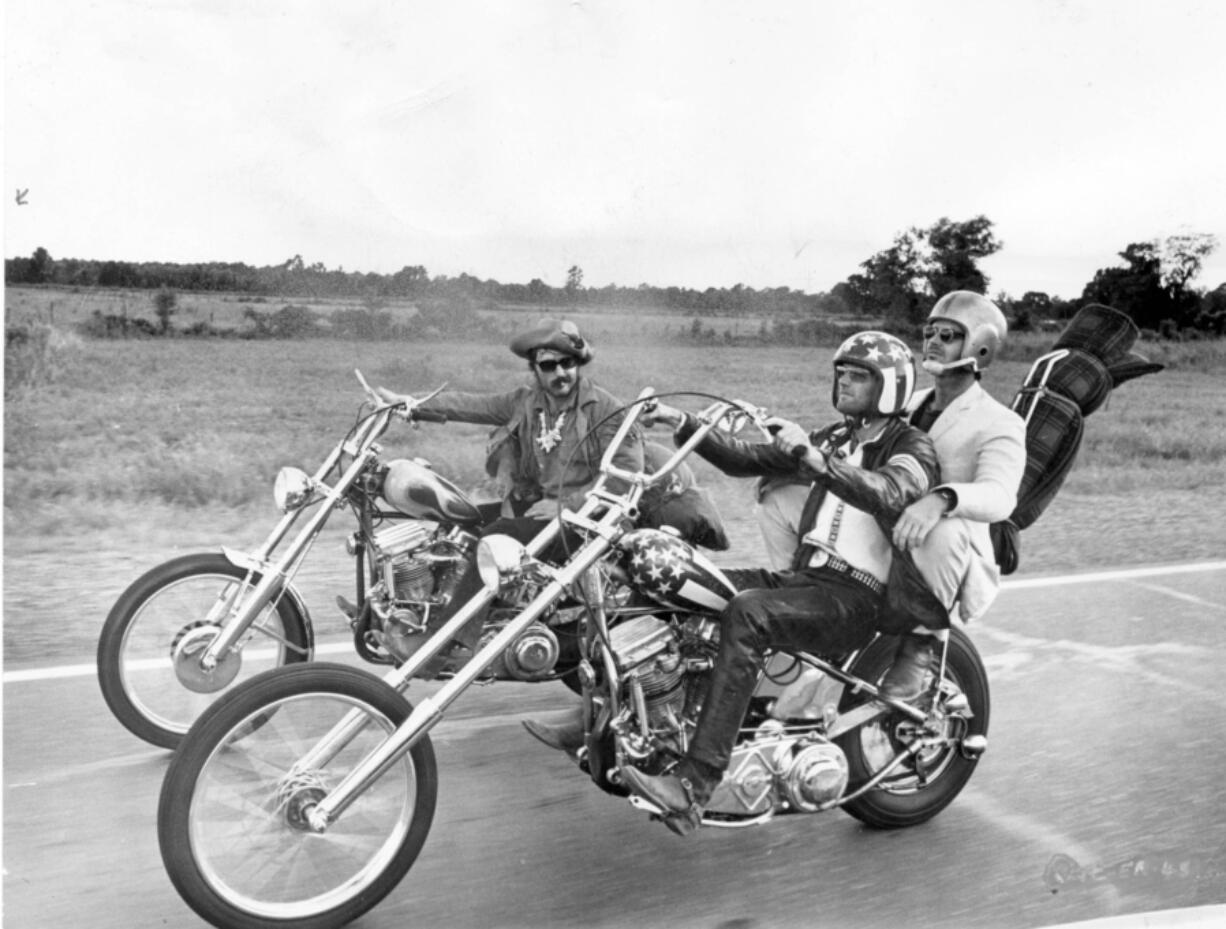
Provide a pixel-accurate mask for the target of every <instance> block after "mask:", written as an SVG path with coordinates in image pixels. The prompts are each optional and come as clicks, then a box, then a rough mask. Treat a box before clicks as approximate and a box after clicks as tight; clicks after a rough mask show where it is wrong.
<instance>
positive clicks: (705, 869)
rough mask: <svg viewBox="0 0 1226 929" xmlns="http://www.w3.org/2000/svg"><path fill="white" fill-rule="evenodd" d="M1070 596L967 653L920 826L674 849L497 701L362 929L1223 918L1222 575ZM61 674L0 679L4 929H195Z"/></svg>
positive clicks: (1013, 601)
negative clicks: (981, 740) (940, 801)
mask: <svg viewBox="0 0 1226 929" xmlns="http://www.w3.org/2000/svg"><path fill="white" fill-rule="evenodd" d="M1064 580H1068V579H1064ZM1061 581H1062V579H1055V578H1038V579H1029V580H1026V581H1023V582H1019V583H1015V584H1012V585H1010V586H1008V587H1007V588H1006V589H1005V590H1004V591H1003V592H1002V594H1001V596H1000V598H999V600H998V601H997V604H996V606H995V607H994V609H993V611H992V613H991V614H990V616H989V617H988V618H987V619H986V620H985V621H984V622H983V623H981V624H979V625H977V626H976V627H974V628H972V630H971V633H972V637H973V638H974V639H975V641H976V643H977V644H978V646H979V648H980V650H981V651H982V652H983V654H984V657H985V660H986V662H987V665H988V669H989V672H990V676H991V682H992V699H993V706H992V723H991V730H990V732H989V749H988V752H987V754H986V755H985V756H984V758H983V760H982V761H981V762H980V766H979V769H978V770H977V772H976V773H975V776H974V777H973V778H972V780H971V782H970V784H969V786H968V787H967V789H966V790H965V791H964V792H963V793H962V795H961V796H960V797H959V798H958V799H957V800H956V801H955V802H954V804H953V805H952V806H950V807H949V808H948V809H947V810H946V811H945V812H943V813H942V814H941V815H940V816H938V817H937V818H936V819H935V820H933V821H932V822H930V823H928V824H926V825H924V826H920V827H917V828H914V829H910V830H903V831H894V832H877V831H872V830H869V829H866V828H864V827H862V826H861V825H860V824H858V823H857V822H856V821H855V820H853V819H851V818H850V817H849V816H846V815H844V814H842V813H839V812H831V813H825V814H820V815H816V816H791V817H784V818H781V819H779V820H776V821H775V822H772V823H769V824H766V825H764V826H759V827H755V828H751V829H740V830H714V829H708V830H702V831H701V832H700V833H698V834H697V835H695V836H693V837H691V838H689V839H682V838H679V837H677V836H674V835H672V834H671V833H669V832H667V831H666V830H665V829H664V828H663V827H662V826H660V825H659V824H657V823H653V822H651V821H649V820H648V819H647V817H646V816H645V815H644V814H642V813H639V812H637V811H635V810H634V809H632V808H631V807H630V806H629V805H628V804H627V803H626V802H625V801H622V800H618V799H616V798H613V797H610V796H607V795H605V794H603V793H601V792H600V791H598V790H597V789H596V788H595V787H594V786H593V785H592V784H591V783H590V782H589V781H587V780H586V779H585V778H584V776H582V775H581V774H580V773H579V772H578V771H577V770H576V769H574V768H572V767H571V766H570V765H569V763H568V762H567V761H566V760H565V759H564V758H563V757H562V756H560V755H555V754H553V753H551V752H549V751H548V750H547V749H545V748H544V747H543V746H540V745H539V744H538V743H536V742H535V741H533V740H532V739H531V738H530V737H529V736H528V735H527V734H526V733H525V732H524V731H523V730H522V728H521V727H520V726H519V722H518V721H519V720H520V719H522V718H523V717H524V716H527V715H531V714H532V713H534V712H536V711H539V710H541V709H545V708H550V707H554V706H559V705H562V704H563V703H564V702H565V701H566V700H568V699H571V698H570V697H569V694H568V693H567V692H564V691H562V690H561V688H560V687H558V686H557V685H542V686H530V685H494V686H491V687H485V688H479V689H476V690H474V691H472V692H470V693H469V694H467V695H465V697H463V698H462V699H461V700H460V702H459V703H457V704H456V706H455V707H453V708H452V713H451V715H449V716H448V717H447V718H446V719H445V720H444V721H443V722H442V723H441V724H440V725H439V726H438V728H436V729H435V730H434V732H433V733H432V738H433V741H434V743H435V750H436V752H437V754H438V758H439V769H440V782H441V786H440V796H439V807H438V812H437V814H436V816H435V822H434V827H433V830H432V832H431V835H430V838H429V840H428V841H427V843H426V847H425V850H424V851H423V853H422V856H421V858H420V859H419V861H418V864H417V865H416V867H415V868H414V870H413V871H411V872H410V873H409V875H408V877H407V878H406V879H405V880H404V881H403V882H402V884H401V885H400V886H399V887H398V888H397V889H396V890H395V891H394V892H393V893H392V894H391V896H389V897H388V898H387V899H386V900H385V901H384V902H383V903H381V904H380V905H379V906H378V907H376V908H375V910H374V911H372V912H371V913H370V914H368V915H367V916H366V917H364V918H363V919H362V920H361V921H360V922H358V923H355V924H354V925H355V926H361V927H366V929H393V927H395V929H403V927H414V926H416V927H442V929H446V927H495V926H499V927H502V926H506V927H519V926H523V927H529V926H532V927H569V926H579V925H583V926H588V927H623V926H625V927H630V926H634V927H656V926H669V927H676V929H687V927H710V929H715V927H719V929H733V927H736V929H751V927H752V929H768V927H791V926H829V927H856V929H870V927H882V929H899V927H903V926H906V927H908V929H911V927H926V926H957V927H961V926H973V927H1019V929H1022V927H1036V926H1046V925H1051V924H1058V923H1065V922H1071V921H1076V920H1084V919H1091V918H1096V917H1106V916H1118V915H1122V914H1135V913H1142V912H1146V911H1154V910H1165V909H1169V908H1175V907H1198V906H1206V905H1211V904H1224V903H1226V802H1224V801H1223V792H1222V786H1221V785H1222V773H1223V771H1226V743H1224V742H1223V737H1224V735H1226V728H1224V727H1223V725H1222V718H1223V716H1224V715H1226V687H1223V685H1222V672H1223V664H1224V662H1226V562H1217V563H1214V564H1212V565H1205V564H1200V565H1189V566H1183V567H1171V568H1163V569H1155V570H1153V571H1152V572H1147V571H1144V570H1142V571H1140V572H1138V570H1136V569H1131V570H1128V571H1120V572H1098V573H1095V574H1086V575H1081V576H1078V577H1075V578H1073V579H1071V580H1068V582H1061ZM89 661H90V656H82V658H81V664H87V663H88V662H89ZM50 672H51V669H45V668H43V669H30V668H21V669H15V668H11V667H9V668H6V670H5V681H4V829H3V843H4V882H3V894H4V896H3V915H4V926H5V927H6V929H34V927H37V929H57V927H74V929H76V927H83V926H89V927H98V929H108V927H116V929H118V927H123V929H130V927H144V926H170V927H195V926H202V925H204V924H203V923H202V922H201V921H200V920H199V919H198V918H197V917H196V916H195V915H194V914H193V913H192V912H191V911H190V910H189V909H188V908H187V907H186V905H185V904H184V903H183V902H182V901H181V900H180V899H179V898H178V896H177V895H176V893H175V891H174V889H173V888H172V887H171V884H170V882H169V880H168V878H167V877H166V874H165V873H164V871H163V869H162V865H161V860H160V858H159V855H158V850H157V841H156V835H155V807H156V801H157V795H158V791H159V789H160V786H161V780H162V775H163V773H164V772H165V769H166V765H167V761H168V757H169V756H168V755H167V753H165V752H163V751H161V750H155V749H151V748H149V747H147V746H145V745H144V744H143V743H141V742H139V741H138V740H136V739H135V738H133V737H132V736H130V735H129V734H128V733H127V732H126V730H124V729H123V728H121V727H120V726H119V724H118V723H116V722H115V721H114V720H113V719H112V718H111V717H110V716H109V714H108V711H107V710H106V707H105V706H104V704H103V703H102V699H101V696H100V694H99V692H98V688H97V684H96V682H95V680H94V679H93V677H92V676H90V675H89V674H88V673H87V672H88V668H76V669H75V670H74V669H73V668H72V667H69V668H68V669H67V670H66V671H65V672H64V673H63V674H62V675H55V674H53V673H50ZM410 696H412V694H410ZM1061 869H1063V870H1062V871H1061ZM1057 871H1060V872H1061V873H1063V875H1064V876H1065V880H1064V882H1063V883H1057V882H1056V881H1055V880H1054V877H1053V875H1054V874H1055V873H1056V872H1057ZM1069 878H1071V879H1069Z"/></svg>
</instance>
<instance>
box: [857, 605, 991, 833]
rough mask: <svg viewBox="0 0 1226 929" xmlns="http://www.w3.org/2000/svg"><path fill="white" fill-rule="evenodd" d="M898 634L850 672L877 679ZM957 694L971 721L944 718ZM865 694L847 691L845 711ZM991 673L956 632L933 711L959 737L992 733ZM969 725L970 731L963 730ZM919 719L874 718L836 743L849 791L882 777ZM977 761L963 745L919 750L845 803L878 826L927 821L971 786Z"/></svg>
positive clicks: (879, 643) (865, 655)
mask: <svg viewBox="0 0 1226 929" xmlns="http://www.w3.org/2000/svg"><path fill="white" fill-rule="evenodd" d="M897 643H898V639H897V638H895V637H893V636H882V637H880V638H878V639H876V640H875V641H873V642H872V643H871V644H870V645H869V646H868V647H867V648H865V650H864V651H863V653H861V655H860V657H859V658H858V659H857V660H856V662H855V664H854V665H853V666H852V673H853V674H855V675H856V676H858V677H860V678H862V679H864V680H866V681H871V682H873V683H877V682H878V681H880V680H881V678H882V677H883V676H884V675H885V672H886V670H887V669H888V668H889V667H890V664H891V663H892V662H893V659H894V652H895V649H896V647H897ZM955 693H961V694H963V695H965V696H966V698H967V701H968V702H969V705H970V711H971V713H972V714H973V715H972V716H971V717H970V718H969V719H967V720H963V719H961V718H957V717H951V716H948V715H944V714H942V713H941V712H940V708H941V707H943V706H944V705H945V703H946V702H947V700H948V698H949V697H950V696H951V695H952V694H955ZM867 699H871V698H868V697H866V696H865V695H864V694H853V693H851V692H850V690H848V691H846V692H845V693H844V696H843V699H842V701H841V702H840V704H839V712H841V713H842V712H846V711H847V710H849V709H851V708H852V707H854V706H855V705H856V704H858V703H863V702H865V701H866V700H867ZM990 710H991V707H990V701H989V695H988V676H987V671H986V670H985V669H984V667H983V661H982V659H981V658H980V657H979V653H978V651H977V650H976V649H975V646H974V645H973V644H972V643H971V640H970V639H969V638H968V637H967V635H966V633H965V632H963V631H962V630H961V629H952V630H951V631H950V636H949V648H948V652H947V655H946V666H945V676H944V679H943V683H942V689H941V693H940V695H939V696H938V698H937V711H935V712H934V714H932V715H931V716H930V718H931V719H935V720H937V721H938V722H939V724H940V725H943V726H945V727H948V728H947V731H949V732H953V731H954V730H955V729H956V730H959V731H958V732H957V733H956V734H957V735H959V736H963V735H978V736H986V735H987V732H988V717H989V713H990ZM962 727H965V732H962V731H960V730H961V729H962ZM914 728H915V726H914V723H911V722H910V721H909V720H908V719H907V718H906V717H903V716H901V715H900V714H896V713H894V714H887V715H885V716H882V717H880V718H879V719H877V720H876V721H874V722H872V723H869V724H867V725H864V726H860V727H858V728H856V729H853V730H851V731H850V732H847V733H844V734H843V735H842V736H840V737H839V738H837V739H836V740H835V741H836V743H837V744H838V745H839V747H840V748H841V749H842V750H843V753H844V755H846V756H847V765H848V771H849V786H848V789H849V790H855V789H856V788H857V787H858V786H859V785H861V784H863V783H865V782H866V781H867V780H869V778H871V777H872V776H873V775H874V774H876V773H877V772H878V771H879V770H880V769H881V767H882V766H884V765H885V764H886V763H888V761H889V760H890V759H891V758H893V757H894V756H895V755H896V754H897V753H898V752H899V751H902V750H904V749H905V748H906V746H907V744H908V743H909V740H910V739H909V737H910V735H911V734H912V733H913V731H914ZM977 763H978V755H977V754H973V753H968V752H963V751H962V750H961V749H960V748H959V747H958V746H957V745H954V744H950V745H943V746H939V747H937V748H934V749H931V750H927V751H925V752H921V753H920V755H919V756H917V758H916V763H915V764H910V765H909V764H904V766H903V767H902V769H901V771H900V772H899V773H898V774H896V775H891V776H889V777H887V778H886V779H885V780H883V781H882V782H881V784H879V785H878V786H877V787H876V788H875V789H873V790H870V791H869V792H868V793H866V794H864V795H863V796H862V797H859V798H857V799H855V800H852V801H849V802H848V803H845V804H844V805H843V809H844V810H846V811H847V812H848V813H849V814H850V815H852V816H854V817H855V818H856V819H858V820H860V821H861V822H863V823H865V824H866V825H868V826H872V827H874V828H877V829H897V828H900V827H903V826H915V825H918V824H920V823H922V822H926V821H927V820H929V819H931V818H932V817H934V816H936V815H937V814H938V813H939V812H941V810H943V809H945V807H947V806H948V805H949V804H950V803H951V802H952V801H953V799H954V797H956V796H957V795H958V794H959V793H960V792H961V790H962V788H963V787H965V786H966V782H967V781H968V780H969V779H970V776H971V774H973V773H974V771H975V766H976V764H977Z"/></svg>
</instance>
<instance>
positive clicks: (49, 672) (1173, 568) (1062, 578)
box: [3, 561, 1226, 684]
mask: <svg viewBox="0 0 1226 929" xmlns="http://www.w3.org/2000/svg"><path fill="white" fill-rule="evenodd" d="M1205 571H1226V561H1204V562H1196V563H1192V564H1180V565H1166V566H1158V567H1152V568H1122V569H1120V570H1117V571H1095V572H1091V573H1087V574H1065V575H1057V576H1053V577H1033V578H1027V579H1025V580H1014V581H1005V582H1004V583H1003V584H1002V585H1001V590H1002V591H1008V590H1028V589H1032V588H1041V587H1060V586H1063V585H1066V584H1086V583H1094V582H1097V581H1122V580H1135V579H1136V578H1141V577H1162V576H1164V575H1170V574H1190V573H1200V572H1205ZM1167 592H1168V593H1176V592H1175V591H1167ZM1183 596H1187V595H1183ZM1207 605H1209V606H1213V605H1214V604H1207ZM351 648H352V645H351V644H349V643H347V642H346V643H339V644H332V645H320V646H318V647H316V649H315V653H316V654H317V655H324V654H335V653H338V652H345V651H348V650H350V649H351ZM267 654H271V653H267ZM267 654H265V655H260V654H259V653H252V656H251V657H253V658H255V657H267ZM159 664H162V662H161V661H160V660H159V659H149V666H150V667H157V666H158V665H159ZM135 666H137V667H139V666H140V665H135ZM97 673H98V669H97V667H96V666H95V665H92V664H82V665H60V666H58V667H49V668H28V669H24V670H21V671H5V672H4V678H3V680H4V683H5V684H24V683H29V682H31V681H50V680H57V679H60V678H70V677H89V676H92V675H95V674H97Z"/></svg>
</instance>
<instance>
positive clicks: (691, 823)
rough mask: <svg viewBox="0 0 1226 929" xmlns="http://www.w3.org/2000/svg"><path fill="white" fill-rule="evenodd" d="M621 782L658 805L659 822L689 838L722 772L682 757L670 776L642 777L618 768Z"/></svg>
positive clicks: (629, 769) (720, 778)
mask: <svg viewBox="0 0 1226 929" xmlns="http://www.w3.org/2000/svg"><path fill="white" fill-rule="evenodd" d="M619 770H620V772H621V779H622V783H624V784H625V785H626V787H627V788H628V789H629V790H630V791H631V792H632V793H635V794H637V795H638V796H640V797H642V798H643V799H644V800H647V801H649V802H650V803H653V804H655V805H656V806H658V807H659V808H660V809H661V811H662V814H661V816H660V819H662V820H663V821H664V825H666V826H667V827H668V828H669V829H671V830H672V831H673V832H675V833H677V835H689V834H690V833H691V832H693V831H694V830H695V829H697V828H698V826H699V825H700V824H701V822H702V810H703V807H705V806H706V805H707V801H708V800H710V799H711V794H712V793H713V792H714V791H715V788H716V787H718V786H719V782H720V781H721V780H723V776H724V772H723V771H717V770H716V769H714V768H712V767H711V766H709V765H705V764H703V763H702V762H699V761H695V760H694V759H692V758H685V759H683V760H682V762H681V764H679V765H678V766H677V770H676V772H674V773H673V774H644V773H643V772H642V771H640V770H639V769H638V768H632V767H629V766H627V767H624V768H621V769H619Z"/></svg>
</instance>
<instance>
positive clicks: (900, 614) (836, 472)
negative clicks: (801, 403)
mask: <svg viewBox="0 0 1226 929" xmlns="http://www.w3.org/2000/svg"><path fill="white" fill-rule="evenodd" d="M695 428H696V424H695V423H694V421H693V419H692V418H691V417H690V416H689V415H687V416H686V418H685V420H684V421H683V422H682V424H681V425H680V426H679V427H678V429H677V432H676V434H675V436H674V441H676V442H677V443H678V444H680V443H682V442H684V441H685V440H686V439H687V438H689V436H690V435H692V434H693V432H694V429H695ZM844 428H845V427H844V425H843V424H842V423H835V424H833V425H830V426H827V427H825V428H823V429H818V430H816V431H814V432H812V433H811V434H810V436H809V442H810V444H812V445H813V446H814V447H821V446H822V445H823V444H824V443H830V442H833V441H835V440H837V439H838V435H837V434H838V433H839V431H840V430H843V429H844ZM697 452H698V454H699V455H701V456H702V457H703V458H704V459H706V460H707V461H709V462H710V463H711V464H713V465H714V466H715V467H717V468H719V469H720V470H721V471H723V472H724V473H725V474H727V475H729V476H730V477H758V478H763V479H766V480H768V481H771V480H780V481H796V482H802V483H810V482H811V484H812V489H811V490H810V492H809V496H808V498H807V499H806V500H805V505H804V509H803V511H802V513H801V519H800V526H801V535H802V536H803V535H804V533H805V532H807V531H808V530H809V529H811V528H812V527H813V525H814V522H815V521H816V519H817V512H818V510H819V509H820V508H821V505H822V501H823V500H824V499H825V497H826V494H827V493H828V492H830V491H833V492H835V493H837V494H838V495H839V497H841V498H842V499H843V500H845V501H847V503H849V504H850V505H851V506H854V507H856V508H857V509H860V510H863V511H864V512H866V513H869V514H871V515H872V516H873V517H874V518H875V519H876V521H877V525H878V526H879V527H880V528H881V531H882V532H883V533H885V536H886V538H890V536H891V534H892V531H893V527H894V523H895V522H897V520H898V517H899V516H900V515H901V514H902V511H903V510H904V509H906V508H907V507H908V506H910V505H911V504H912V503H914V502H915V501H916V500H918V499H919V498H920V497H922V496H923V495H924V494H925V493H927V492H928V490H929V489H930V488H932V487H935V486H936V485H937V484H938V483H940V465H939V464H938V462H937V455H936V449H935V448H934V447H933V444H932V440H931V439H930V438H929V437H928V436H927V434H925V433H924V432H922V431H920V430H919V429H916V428H914V427H913V426H910V425H908V424H907V423H906V422H905V421H904V420H902V419H900V418H892V419H891V420H890V421H889V422H888V423H886V426H885V428H884V429H883V430H882V432H881V433H880V434H879V435H878V436H876V437H875V438H873V439H871V440H869V441H868V442H865V443H864V451H863V455H862V457H861V464H860V466H859V467H856V466H852V465H848V464H846V463H845V462H843V461H842V460H840V459H839V458H838V457H835V456H832V457H831V458H830V459H829V462H828V470H827V473H825V474H817V473H816V472H814V471H813V470H812V469H811V468H809V467H808V466H807V465H805V464H803V463H802V462H800V461H799V460H798V459H796V458H793V457H792V456H790V455H787V454H785V453H784V452H782V451H781V450H779V449H778V448H776V447H775V446H774V445H773V444H768V443H750V442H744V441H742V440H740V439H736V438H732V437H729V436H724V435H721V434H719V433H714V432H713V433H710V434H708V436H707V437H706V438H705V439H704V440H703V441H702V443H700V444H699V446H698V448H697ZM814 550H815V549H814V547H813V546H811V545H807V544H804V543H802V544H801V545H799V546H797V549H796V552H795V554H794V555H793V556H792V570H794V571H795V570H798V569H800V568H803V567H804V566H806V565H807V564H808V563H809V560H810V558H811V557H812V556H813V552H814ZM917 623H918V624H922V625H924V626H927V627H928V628H930V629H942V628H947V627H948V626H949V613H948V611H947V610H946V609H945V608H944V606H942V605H941V602H940V601H939V600H938V599H937V598H936V596H935V595H934V594H933V593H932V591H931V590H930V589H929V588H928V585H927V583H925V581H924V579H923V577H922V576H921V575H920V573H919V570H918V569H917V568H916V567H915V562H914V560H913V559H912V558H911V554H910V553H909V552H906V551H901V550H899V549H897V548H895V549H894V557H893V559H892V560H891V564H890V575H889V579H888V581H887V584H886V597H885V602H884V603H883V604H882V610H881V617H880V619H879V622H878V628H879V629H881V630H882V631H884V632H891V633H896V632H901V631H905V630H906V629H909V628H911V627H912V626H914V625H916V624H917Z"/></svg>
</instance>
